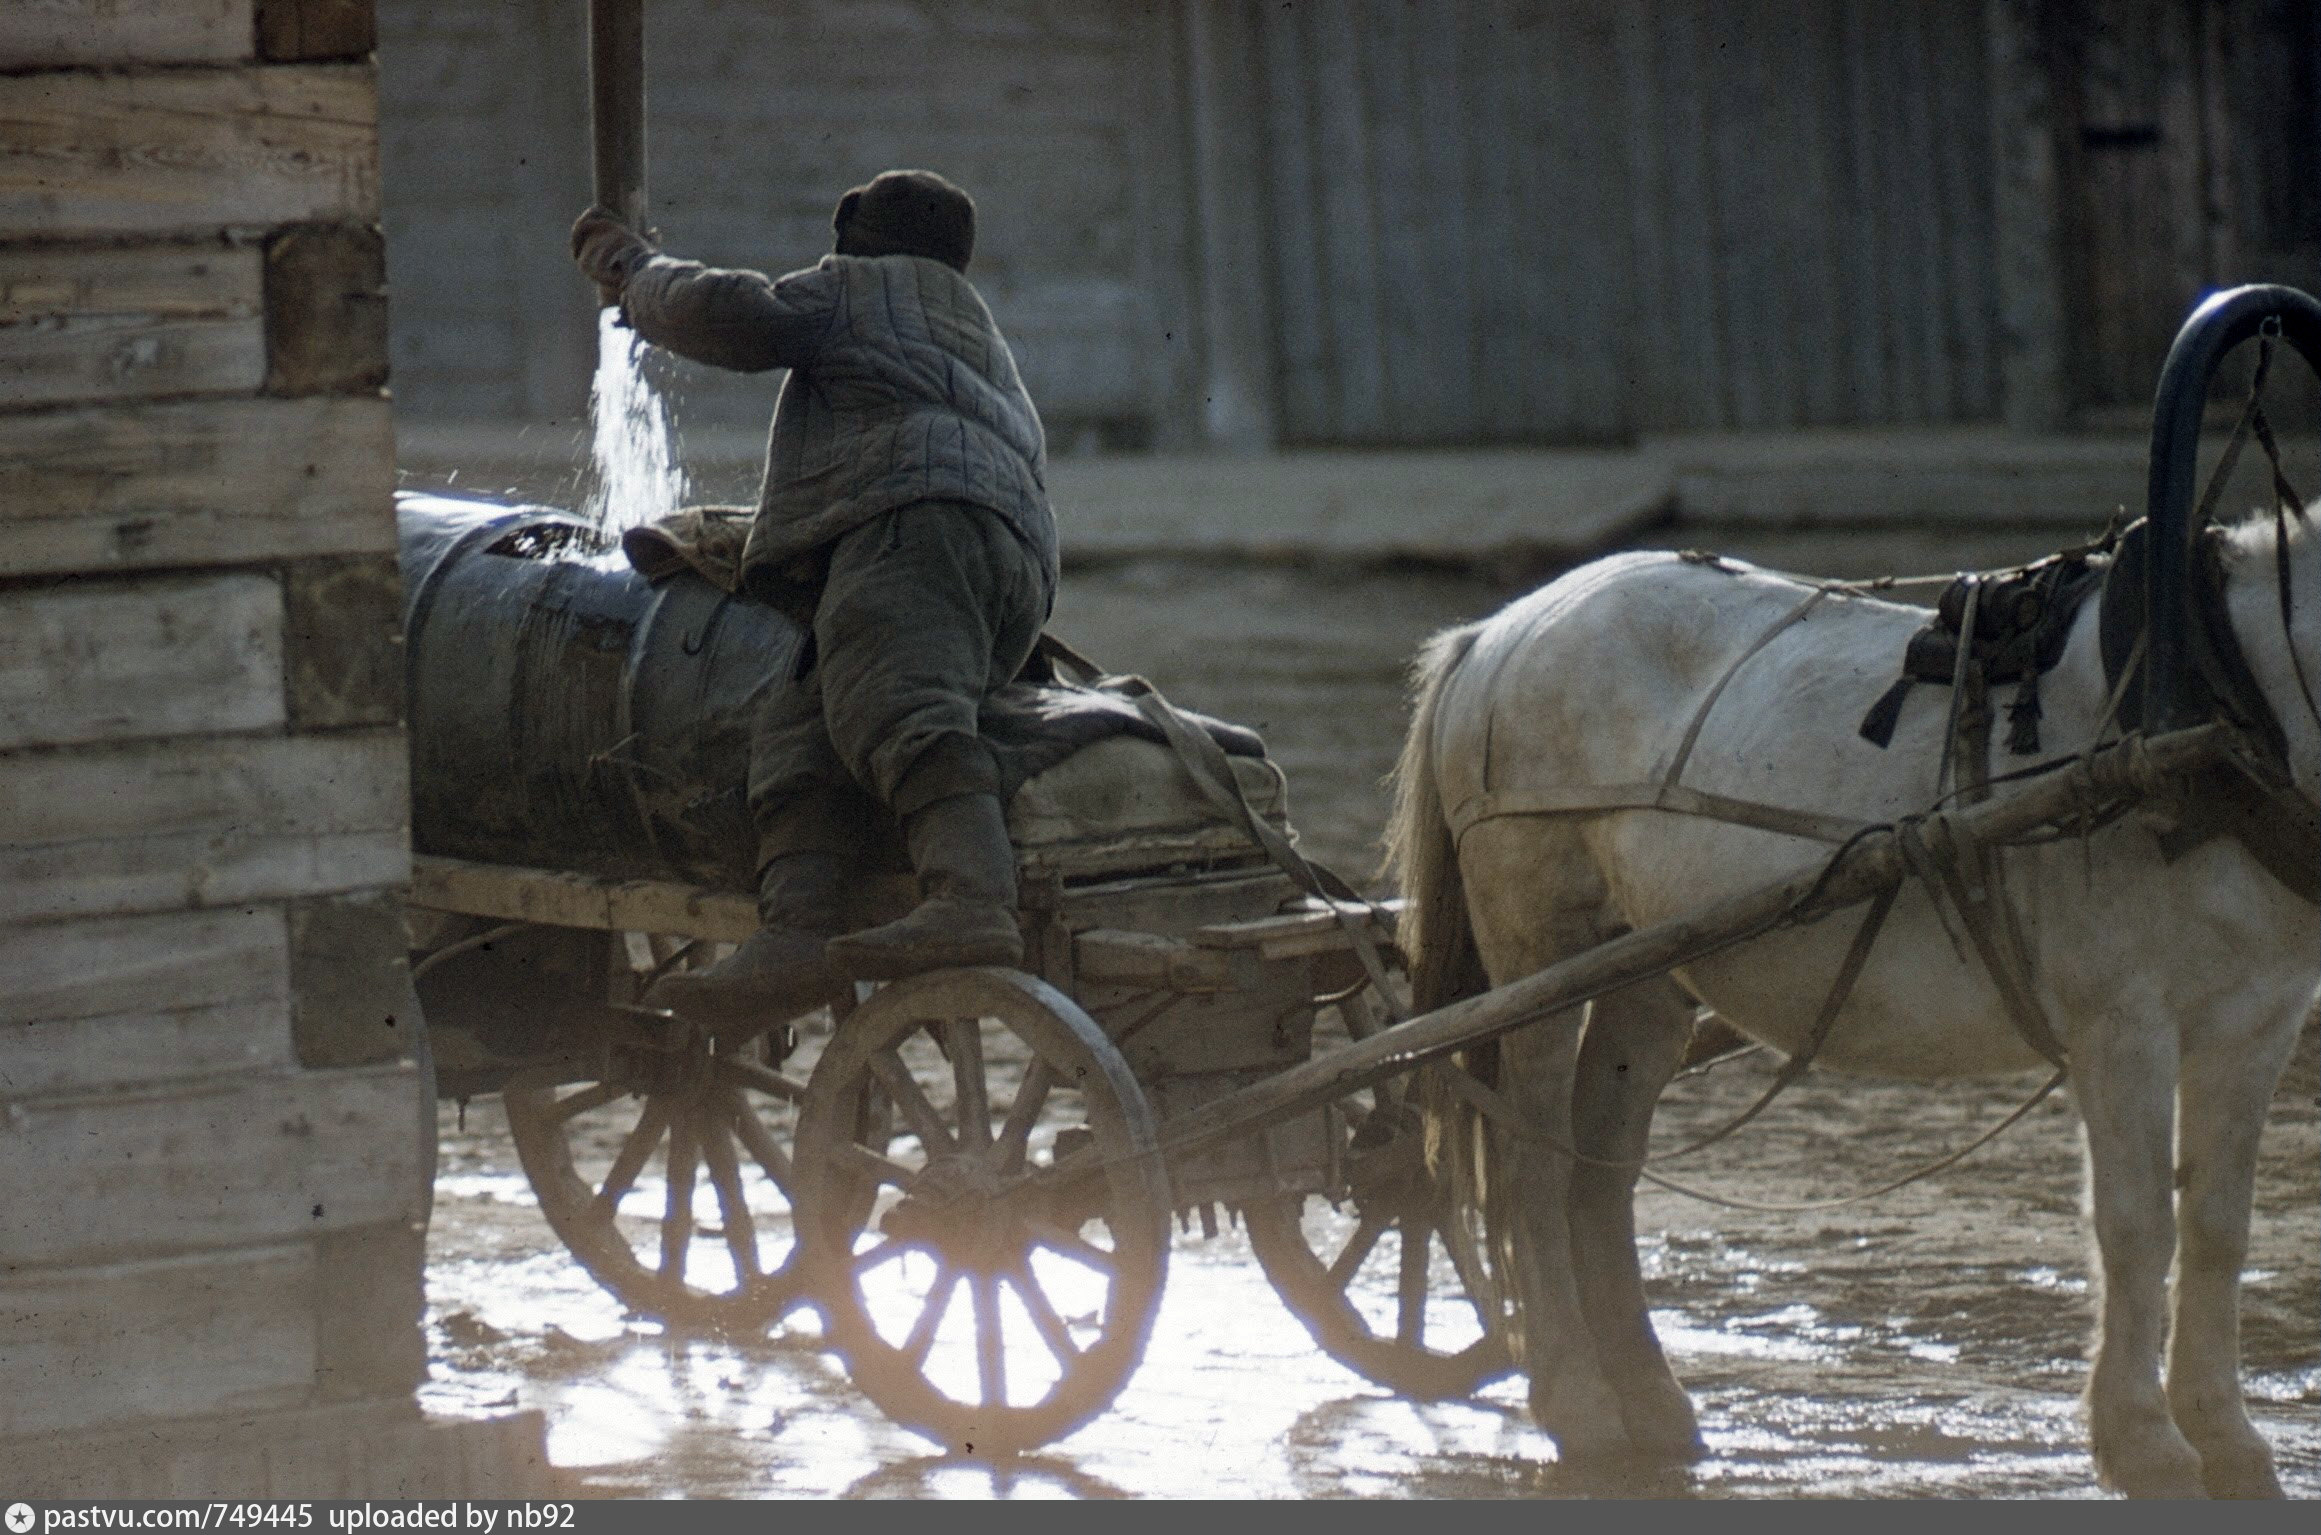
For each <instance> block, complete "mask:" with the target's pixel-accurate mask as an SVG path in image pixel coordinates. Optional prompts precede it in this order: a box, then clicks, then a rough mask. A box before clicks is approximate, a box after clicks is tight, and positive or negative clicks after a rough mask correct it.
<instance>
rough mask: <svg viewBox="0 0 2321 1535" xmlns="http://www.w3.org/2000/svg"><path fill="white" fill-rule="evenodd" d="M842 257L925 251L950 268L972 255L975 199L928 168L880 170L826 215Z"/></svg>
mask: <svg viewBox="0 0 2321 1535" xmlns="http://www.w3.org/2000/svg"><path fill="white" fill-rule="evenodd" d="M830 227H831V228H832V229H834V230H836V231H837V232H838V254H840V255H841V256H926V257H930V258H932V259H934V260H936V261H940V262H942V263H943V264H944V265H945V266H947V267H949V268H951V269H952V270H953V271H955V272H964V271H966V270H967V260H968V258H969V257H970V256H972V255H974V254H975V200H974V199H973V198H971V197H969V196H968V195H967V194H966V193H965V192H962V191H961V190H960V189H959V188H957V187H955V186H953V185H952V184H951V183H950V182H948V181H946V180H944V179H943V178H942V177H941V176H938V175H936V174H935V173H934V172H933V171H881V172H880V173H879V174H878V175H876V176H874V177H872V178H871V180H870V184H869V185H868V186H859V187H856V188H855V189H854V190H853V191H851V192H848V193H847V194H846V195H845V196H844V197H841V198H840V199H839V200H838V211H837V212H835V213H833V214H832V215H831V216H830Z"/></svg>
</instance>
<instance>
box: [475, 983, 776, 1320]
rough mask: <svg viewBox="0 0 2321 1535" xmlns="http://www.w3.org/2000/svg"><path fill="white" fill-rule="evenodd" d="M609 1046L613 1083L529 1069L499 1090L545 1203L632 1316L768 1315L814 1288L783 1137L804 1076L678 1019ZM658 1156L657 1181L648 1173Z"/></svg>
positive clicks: (758, 1050)
mask: <svg viewBox="0 0 2321 1535" xmlns="http://www.w3.org/2000/svg"><path fill="white" fill-rule="evenodd" d="M778 1033H779V1031H777V1034H778ZM610 1055H611V1058H612V1062H613V1065H612V1069H611V1070H610V1072H609V1073H608V1077H607V1079H606V1080H600V1081H593V1082H582V1083H578V1084H563V1085H562V1087H564V1088H568V1089H569V1090H561V1089H560V1084H558V1083H557V1082H555V1081H553V1080H544V1079H542V1078H541V1077H539V1076H536V1075H535V1076H527V1075H519V1076H518V1077H517V1078H516V1079H515V1080H513V1081H511V1082H510V1083H509V1085H508V1087H507V1089H506V1091H505V1092H504V1094H503V1095H502V1098H503V1102H504V1104H505V1106H506V1108H507V1113H508V1127H509V1129H510V1130H511V1131H512V1132H514V1136H515V1141H516V1155H517V1157H518V1158H519V1159H520V1160H521V1161H522V1162H523V1164H524V1174H525V1176H526V1177H527V1178H529V1179H530V1180H531V1183H532V1192H533V1194H534V1195H535V1196H536V1197H537V1198H538V1199H539V1201H540V1213H541V1214H542V1215H544V1216H546V1217H547V1218H548V1224H549V1226H550V1227H552V1228H553V1229H554V1230H555V1232H556V1234H557V1236H558V1237H560V1238H562V1239H563V1242H564V1245H565V1246H566V1247H567V1248H569V1249H571V1251H572V1255H573V1257H575V1258H577V1259H578V1260H579V1261H580V1265H581V1267H583V1268H585V1269H587V1270H588V1272H589V1273H590V1274H591V1275H592V1276H594V1277H595V1279H596V1281H597V1282H598V1283H599V1284H601V1285H603V1286H604V1287H605V1288H606V1289H607V1290H610V1291H611V1292H612V1293H613V1294H614V1295H615V1296H616V1297H618V1298H619V1300H620V1301H621V1303H622V1304H623V1305H625V1306H627V1307H628V1308H629V1309H630V1310H632V1311H635V1312H637V1313H639V1314H641V1315H644V1316H649V1317H655V1318H658V1319H660V1320H662V1321H665V1322H668V1323H670V1324H672V1325H674V1326H679V1327H699V1328H712V1329H717V1330H720V1331H729V1332H753V1331H759V1330H762V1329H764V1328H765V1327H767V1326H770V1325H771V1324H772V1323H773V1322H775V1321H776V1320H778V1319H779V1318H780V1317H781V1315H782V1314H783V1313H784V1312H785V1311H787V1310H789V1309H790V1307H791V1306H793V1305H794V1304H796V1302H797V1300H798V1297H799V1291H800V1288H801V1285H800V1279H799V1275H800V1269H799V1266H798V1262H797V1253H796V1241H795V1237H794V1233H793V1223H792V1220H791V1198H790V1190H791V1172H790V1157H789V1154H788V1152H787V1151H786V1150H784V1143H785V1142H786V1141H787V1140H788V1139H789V1137H790V1133H791V1128H792V1125H793V1122H794V1117H795V1114H796V1105H797V1103H798V1101H799V1100H800V1099H802V1098H803V1097H804V1096H805V1085H804V1084H803V1083H800V1082H797V1081H794V1080H792V1079H791V1078H789V1077H785V1076H783V1075H782V1074H781V1073H780V1072H779V1071H777V1070H775V1069H774V1068H773V1067H772V1066H771V1065H768V1064H767V1063H766V1059H765V1057H766V1049H765V1046H764V1043H763V1041H762V1040H751V1041H749V1042H747V1043H746V1044H743V1045H741V1046H738V1047H735V1048H734V1049H733V1050H732V1052H731V1053H727V1054H720V1053H718V1052H717V1051H716V1050H715V1049H713V1048H712V1047H711V1045H710V1043H709V1041H708V1040H707V1039H706V1038H705V1037H704V1036H703V1035H702V1034H701V1033H700V1032H699V1031H698V1030H696V1029H693V1028H692V1027H690V1026H688V1025H685V1024H683V1023H681V1022H678V1021H675V1020H655V1019H642V1018H640V1019H636V1020H634V1022H633V1025H624V1030H623V1032H622V1034H621V1035H620V1036H619V1037H618V1038H617V1039H616V1040H615V1042H614V1046H613V1049H612V1050H611V1052H610ZM656 1162H657V1164H658V1166H659V1168H660V1173H661V1177H660V1183H659V1187H658V1188H655V1187H653V1186H651V1184H650V1182H649V1181H642V1182H641V1180H645V1179H646V1175H647V1173H648V1171H649V1169H650V1168H651V1167H652V1166H653V1165H654V1164H656Z"/></svg>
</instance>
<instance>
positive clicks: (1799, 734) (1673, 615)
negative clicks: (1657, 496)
mask: <svg viewBox="0 0 2321 1535" xmlns="http://www.w3.org/2000/svg"><path fill="white" fill-rule="evenodd" d="M1815 590H1816V588H1815V587H1814V586H1813V585H1811V584H1809V583H1806V582H1802V581H1799V580H1796V579H1794V578H1792V577H1788V576H1783V575H1779V574H1777V573H1774V572H1770V571H1764V570H1759V569H1756V568H1755V567H1752V566H1747V565H1741V564H1737V563H1735V562H1730V561H1722V560H1719V561H1713V562H1711V561H1706V560H1702V559H1698V558H1695V557H1687V556H1682V555H1675V554H1659V553H1639V554H1623V555H1615V556H1612V557H1611V558H1608V559H1604V560H1598V561H1595V562H1594V563H1592V564H1589V565H1585V566H1582V567H1580V568H1579V569H1578V570H1575V571H1573V572H1571V573H1570V574H1568V575H1566V576H1564V577H1562V578H1561V579H1559V580H1557V581H1555V582H1553V583H1551V584H1549V585H1548V586H1546V587H1543V588H1541V589H1540V590H1539V591H1537V592H1534V593H1532V594H1531V595H1530V596H1528V597H1525V598H1522V599H1520V600H1519V601H1517V602H1515V603H1513V604H1511V605H1510V606H1509V607H1507V608H1506V609H1504V610H1503V611H1502V612H1501V613H1499V614H1498V615H1497V616H1496V617H1494V618H1492V619H1491V620H1489V621H1488V622H1487V623H1486V624H1485V625H1484V626H1483V628H1482V629H1481V631H1480V632H1479V633H1478V634H1477V636H1476V640H1475V644H1474V646H1473V648H1472V650H1471V651H1470V653H1469V654H1468V656H1467V658H1466V660H1465V662H1464V663H1463V664H1462V666H1461V668H1460V674H1459V676H1458V677H1457V678H1455V679H1454V681H1453V684H1452V687H1451V690H1450V692H1449V694H1448V695H1447V696H1446V698H1445V701H1444V718H1443V722H1442V724H1441V725H1440V726H1439V727H1438V734H1437V738H1436V746H1437V764H1438V771H1439V772H1440V773H1441V774H1442V775H1443V792H1444V798H1445V801H1446V803H1448V804H1453V805H1455V804H1457V803H1459V802H1460V801H1461V800H1462V799H1464V798H1469V797H1472V796H1475V795H1479V794H1482V793H1484V792H1485V791H1487V790H1488V791H1492V792H1495V793H1497V794H1500V795H1502V796H1505V795H1509V794H1522V793H1526V792H1541V791H1545V790H1547V789H1549V788H1551V787H1555V786H1564V787H1571V786H1580V785H1585V786H1590V787H1593V788H1599V789H1600V788H1606V787H1615V786H1623V785H1635V784H1645V783H1654V782H1658V781H1659V780H1660V779H1661V778H1662V777H1663V776H1664V775H1666V774H1667V773H1668V772H1669V770H1670V769H1671V768H1672V767H1675V766H1677V765H1678V758H1679V755H1680V754H1681V753H1683V752H1684V748H1685V745H1686V742H1687V739H1688V737H1691V736H1693V734H1694V732H1695V729H1696V727H1697V729H1698V732H1699V735H1698V738H1697V739H1695V740H1694V741H1693V745H1692V750H1691V752H1690V754H1689V756H1688V757H1687V760H1686V761H1685V762H1684V763H1683V777H1684V781H1685V782H1686V784H1688V785H1689V786H1691V787H1693V788H1695V789H1700V790H1704V791H1709V792H1714V793H1718V794H1726V795H1735V796H1739V797H1745V798H1752V799H1757V800H1764V801H1768V802H1774V803H1782V804H1787V805H1792V806H1795V807H1797V808H1803V809H1810V810H1814V811H1817V812H1826V813H1830V814H1850V815H1854V816H1857V817H1859V818H1862V819H1873V818H1874V819H1885V818H1887V817H1890V816H1892V815H1895V814H1898V813H1902V812H1903V811H1905V810H1914V809H1917V808H1920V805H1919V804H1917V803H1907V801H1908V800H1909V799H1910V798H1911V793H1912V786H1911V785H1910V784H1908V783H1905V782H1902V781H1898V780H1901V779H1903V778H1906V777H1907V776H1908V775H1898V774H1896V773H1895V771H1894V765H1895V764H1896V763H1897V762H1900V761H1904V760H1907V759H1909V758H1911V757H1912V756H1914V755H1916V751H1915V750H1914V749H1915V748H1919V746H1920V743H1919V742H1918V741H1917V740H1915V739H1914V737H1917V736H1923V735H1927V734H1928V733H1929V730H1930V729H1931V730H1934V731H1938V730H1939V729H1940V725H1941V722H1940V720H1939V718H1937V717H1935V716H1936V715H1937V713H1938V711H1935V710H1932V709H1927V708H1923V707H1921V708H1919V709H1916V710H1914V711H1912V712H1911V713H1910V714H1908V715H1906V717H1905V720H1904V726H1905V729H1904V730H1903V731H1902V732H1900V733H1899V734H1898V736H1897V739H1896V741H1895V743H1894V745H1893V747H1892V748H1890V749H1888V750H1885V751H1881V750H1880V749H1879V748H1877V747H1876V746H1874V745H1872V744H1871V743H1869V742H1867V741H1864V740H1862V739H1861V738H1860V736H1859V734H1858V728H1857V727H1858V726H1859V724H1860V721H1861V719H1862V717H1863V715H1864V714H1865V713H1866V712H1867V711H1868V710H1869V708H1870V706H1871V705H1872V704H1874V703H1875V702H1876V701H1877V699H1878V697H1879V695H1880V694H1881V693H1883V692H1884V691H1885V689H1886V688H1887V687H1889V686H1890V685H1891V684H1892V682H1893V680H1894V678H1895V677H1896V675H1898V673H1899V669H1900V665H1901V657H1902V651H1903V647H1904V646H1905V645H1906V644H1907V643H1908V640H1909V636H1910V634H1911V632H1912V631H1913V630H1915V629H1916V628H1917V627H1918V625H1919V624H1921V623H1923V622H1924V621H1925V618H1926V616H1927V615H1926V611H1925V610H1924V609H1921V608H1913V607H1908V606H1905V605H1902V604H1899V603H1893V602H1887V601H1882V600H1876V599H1871V598H1864V597H1861V596H1856V595H1838V594H1832V595H1829V596H1826V597H1824V598H1822V599H1820V600H1818V601H1813V602H1811V603H1810V606H1808V599H1811V598H1812V597H1813V595H1814V592H1815ZM1800 609H1804V611H1803V612H1802V614H1801V615H1800ZM1791 619H1794V621H1791V622H1787V623H1786V624H1785V620H1791ZM1768 636H1770V638H1768ZM1760 644H1762V648H1761V649H1757V648H1755V647H1758V646H1760ZM1728 679H1729V680H1728ZM1720 684H1723V691H1722V692H1721V693H1719V694H1718V695H1717V696H1716V698H1715V701H1714V704H1713V707H1712V708H1711V709H1710V710H1709V712H1708V714H1707V715H1706V716H1705V717H1704V716H1703V714H1702V707H1703V705H1704V704H1708V703H1709V702H1710V695H1711V693H1712V691H1714V690H1716V689H1717V688H1718V687H1719V685H1720ZM1916 787H1917V789H1918V790H1919V792H1918V793H1917V795H1916V798H1917V799H1918V800H1920V801H1922V800H1923V799H1924V797H1925V794H1924V792H1923V791H1924V790H1926V789H1930V788H1931V782H1930V781H1929V782H1928V783H1926V784H1924V785H1918V786H1916Z"/></svg>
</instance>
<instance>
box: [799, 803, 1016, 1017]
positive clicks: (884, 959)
mask: <svg viewBox="0 0 2321 1535" xmlns="http://www.w3.org/2000/svg"><path fill="white" fill-rule="evenodd" d="M903 842H904V845H905V846H907V847H908V848H909V849H910V853H911V868H912V869H913V871H915V872H916V873H917V875H918V877H919V894H920V896H921V900H920V902H919V904H918V906H917V907H915V908H914V909H913V910H912V911H911V912H910V913H909V914H908V915H906V916H903V917H900V918H897V919H896V920H895V921H893V922H889V923H887V924H886V925H885V926H883V927H874V928H870V929H867V930H866V931H863V932H859V933H850V934H848V935H847V936H845V937H843V938H834V939H832V940H831V941H830V943H829V946H828V950H827V952H828V954H829V959H830V964H831V966H832V967H833V968H834V969H836V970H837V971H838V972H839V973H840V974H842V975H849V976H853V977H855V978H856V979H858V980H866V981H892V980H900V979H901V978H902V977H904V976H906V975H917V974H919V973H920V972H921V971H923V970H947V969H950V968H952V967H953V966H956V965H1016V964H1021V963H1022V962H1023V934H1022V932H1021V931H1020V930H1018V928H1017V927H1016V923H1015V847H1014V844H1012V843H1010V842H1009V841H1008V838H1007V816H1006V813H1005V812H1004V811H1002V810H1001V809H1000V804H999V796H998V795H996V794H954V795H952V796H951V797H949V798H948V799H939V800H936V801H935V802H934V803H932V804H930V805H927V806H925V807H923V808H921V809H919V810H915V811H913V812H912V813H911V814H909V815H908V816H905V817H904V818H903Z"/></svg>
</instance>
